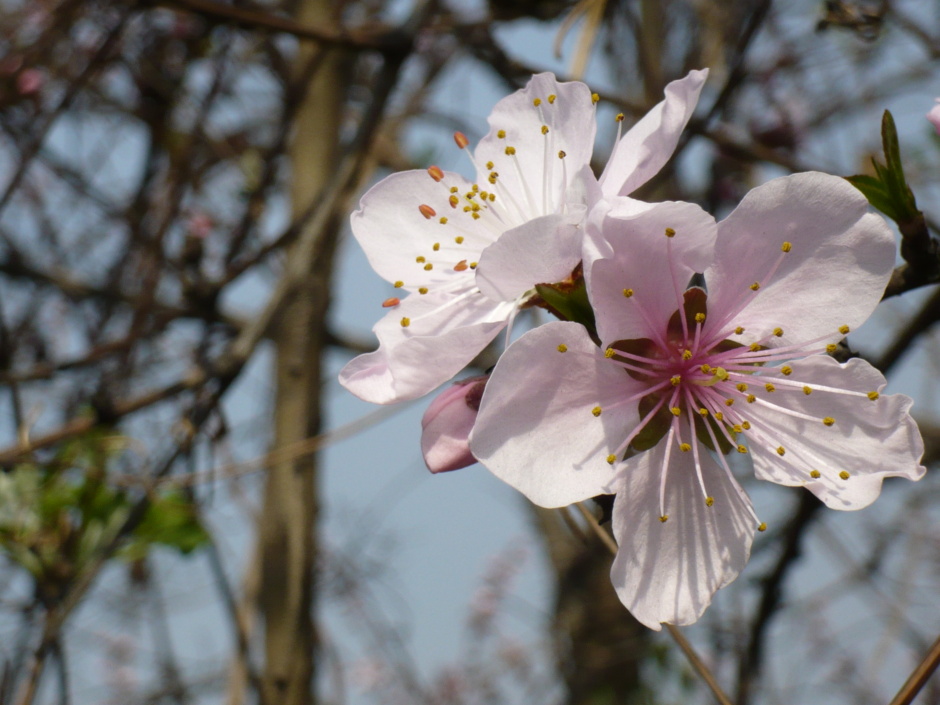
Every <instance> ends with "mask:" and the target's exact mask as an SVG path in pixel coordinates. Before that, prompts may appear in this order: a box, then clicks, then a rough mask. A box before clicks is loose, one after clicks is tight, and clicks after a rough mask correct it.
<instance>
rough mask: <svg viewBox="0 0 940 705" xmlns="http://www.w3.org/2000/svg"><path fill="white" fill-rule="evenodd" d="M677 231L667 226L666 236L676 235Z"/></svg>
mask: <svg viewBox="0 0 940 705" xmlns="http://www.w3.org/2000/svg"><path fill="white" fill-rule="evenodd" d="M675 236H676V231H675V230H673V229H672V228H666V237H675Z"/></svg>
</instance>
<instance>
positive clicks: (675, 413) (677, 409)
mask: <svg viewBox="0 0 940 705" xmlns="http://www.w3.org/2000/svg"><path fill="white" fill-rule="evenodd" d="M669 411H671V412H672V415H673V416H678V415H679V414H681V413H682V409H681V408H680V407H678V406H673V407H670V409H669Z"/></svg>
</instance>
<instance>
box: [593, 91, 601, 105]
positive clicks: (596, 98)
mask: <svg viewBox="0 0 940 705" xmlns="http://www.w3.org/2000/svg"><path fill="white" fill-rule="evenodd" d="M600 99H601V97H600V96H599V95H598V94H597V93H591V102H592V103H594V105H597V101H599V100H600Z"/></svg>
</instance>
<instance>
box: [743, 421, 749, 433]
mask: <svg viewBox="0 0 940 705" xmlns="http://www.w3.org/2000/svg"><path fill="white" fill-rule="evenodd" d="M741 428H743V429H744V430H745V431H750V430H751V422H750V421H742V422H741Z"/></svg>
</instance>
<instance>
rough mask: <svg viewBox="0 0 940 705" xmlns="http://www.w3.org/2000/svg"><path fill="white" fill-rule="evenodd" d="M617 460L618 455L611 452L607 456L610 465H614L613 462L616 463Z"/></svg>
mask: <svg viewBox="0 0 940 705" xmlns="http://www.w3.org/2000/svg"><path fill="white" fill-rule="evenodd" d="M616 462H617V456H616V455H614V454H613V453H611V454H610V455H608V456H607V464H608V465H613V464H614V463H616Z"/></svg>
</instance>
